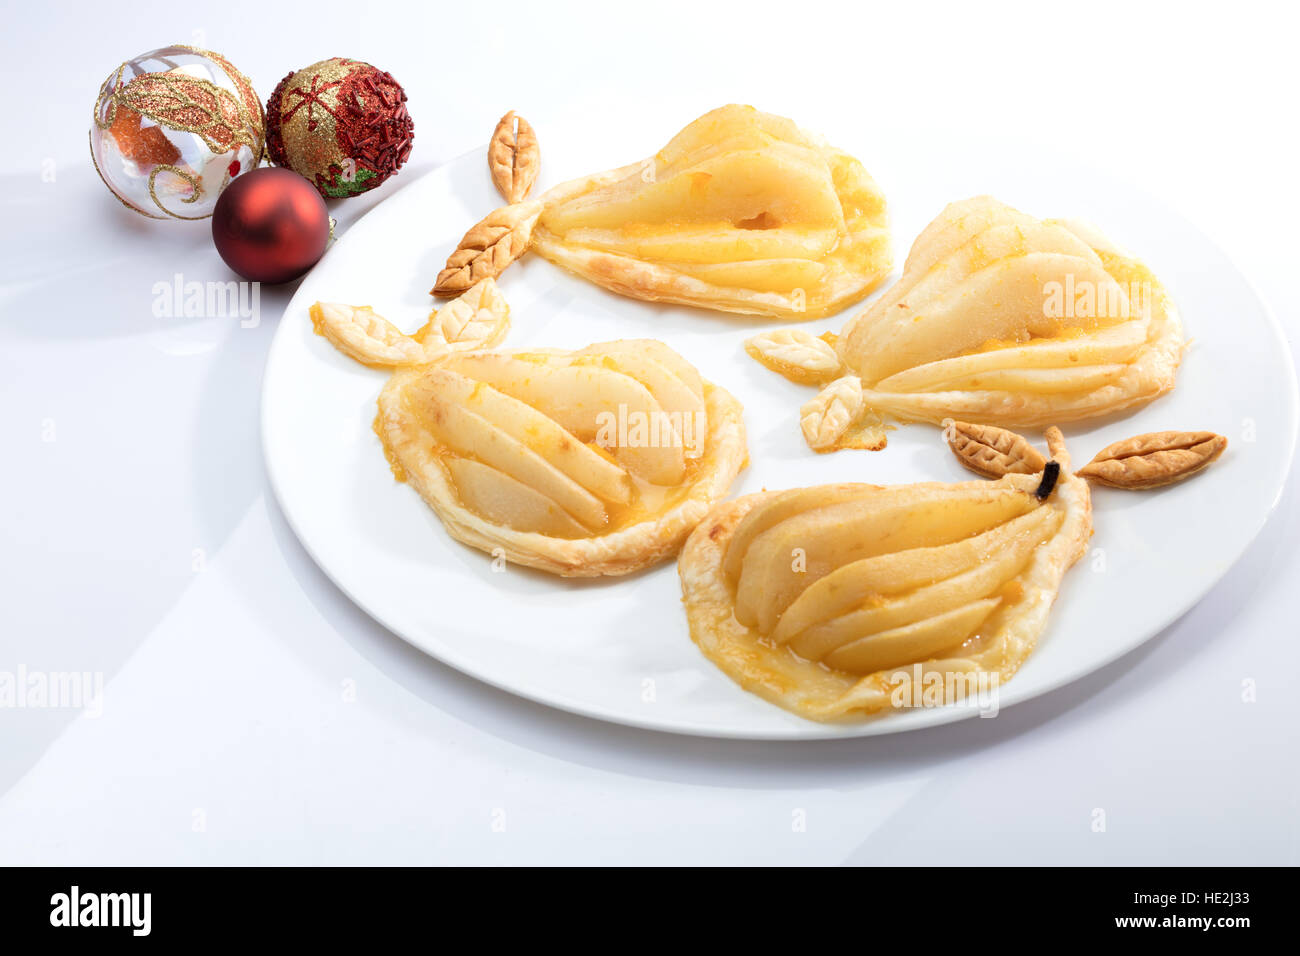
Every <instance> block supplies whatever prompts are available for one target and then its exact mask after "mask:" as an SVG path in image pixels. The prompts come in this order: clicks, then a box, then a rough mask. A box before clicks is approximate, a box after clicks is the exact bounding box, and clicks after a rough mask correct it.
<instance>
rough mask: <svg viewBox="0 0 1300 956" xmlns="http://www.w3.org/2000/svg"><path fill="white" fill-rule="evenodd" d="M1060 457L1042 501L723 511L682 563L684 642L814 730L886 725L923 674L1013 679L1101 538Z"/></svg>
mask: <svg viewBox="0 0 1300 956" xmlns="http://www.w3.org/2000/svg"><path fill="white" fill-rule="evenodd" d="M1056 457H1057V464H1056V466H1055V468H1060V471H1059V472H1055V475H1056V480H1055V481H1054V484H1052V485H1050V486H1049V487H1048V488H1046V489H1045V488H1044V485H1045V482H1044V480H1043V476H1042V475H1028V474H1007V475H1005V476H1003V477H1002V478H1000V479H998V480H997V481H992V482H989V481H969V482H960V483H956V484H941V483H925V484H915V485H902V486H894V487H880V486H876V485H865V484H842V485H822V486H819V487H813V488H799V489H795V490H792V491H771V492H766V491H765V492H762V493H759V494H754V495H747V496H745V497H743V498H739V499H737V500H735V501H731V502H727V503H726V504H723V505H720V506H719V507H718V508H716V509H715V510H714V511H713V512H712V513H711V514H710V515H709V516H708V517H707V518H706V519H705V520H704V521H703V522H702V523H701V524H700V526H699V528H697V529H696V531H695V533H694V534H693V535H692V536H691V538H690V539H689V540H688V541H687V543H686V546H685V548H683V550H682V554H681V559H680V562H679V570H680V573H681V579H682V591H683V595H684V599H685V604H686V613H687V616H688V618H689V622H690V630H691V637H692V638H693V639H694V640H695V642H696V643H697V644H698V645H699V646H700V649H701V650H702V651H703V652H704V654H705V655H706V656H708V657H709V659H710V660H712V661H713V662H714V663H715V664H717V665H718V666H719V667H721V668H722V670H723V671H725V672H726V673H727V674H728V675H730V676H731V677H732V678H733V679H735V680H736V681H737V682H739V683H740V684H741V685H742V686H743V687H745V688H746V689H747V690H750V691H753V692H755V693H757V694H760V695H762V696H763V697H765V698H767V699H768V700H771V701H772V702H773V703H776V704H779V705H781V706H782V707H785V708H786V709H788V710H791V711H793V712H795V713H796V714H800V715H802V716H804V717H809V718H813V719H816V720H835V719H842V718H845V717H855V716H856V717H861V716H863V715H866V714H871V713H874V712H876V711H880V710H882V709H884V708H886V707H889V706H890V705H891V695H894V694H895V693H896V691H897V690H898V688H899V686H900V684H901V683H904V682H907V681H916V680H918V679H920V680H924V679H925V678H924V675H925V674H926V673H930V672H934V673H940V674H944V675H947V674H952V673H960V674H974V673H977V672H987V673H989V674H993V675H997V676H996V678H994V680H1006V679H1008V678H1010V677H1011V676H1012V675H1013V674H1014V673H1015V672H1016V670H1017V669H1018V668H1019V667H1020V665H1021V663H1023V661H1024V660H1025V658H1026V656H1028V654H1029V652H1030V651H1031V650H1032V649H1033V647H1034V643H1035V641H1036V640H1037V638H1038V635H1039V633H1040V632H1041V631H1042V629H1043V626H1044V624H1045V622H1046V620H1047V612H1048V609H1049V608H1050V606H1051V604H1052V601H1053V599H1054V598H1055V596H1056V593H1057V589H1058V588H1059V586H1060V584H1061V578H1062V575H1063V574H1064V573H1065V571H1066V569H1068V568H1069V567H1070V565H1072V564H1073V563H1074V562H1075V561H1076V560H1078V558H1079V557H1080V556H1081V555H1082V554H1083V553H1084V550H1085V548H1086V545H1087V541H1088V536H1089V535H1090V533H1091V530H1092V517H1091V512H1092V507H1091V499H1090V495H1089V489H1088V485H1087V482H1086V481H1085V480H1084V479H1082V478H1079V477H1077V476H1075V475H1073V474H1071V473H1070V472H1069V470H1068V468H1069V461H1068V458H1065V456H1064V449H1063V448H1062V449H1059V450H1058V452H1057V456H1056ZM1045 492H1046V493H1045ZM935 702H936V703H942V701H935ZM949 702H954V701H949Z"/></svg>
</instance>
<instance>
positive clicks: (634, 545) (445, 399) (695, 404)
mask: <svg viewBox="0 0 1300 956" xmlns="http://www.w3.org/2000/svg"><path fill="white" fill-rule="evenodd" d="M375 431H376V433H377V434H378V435H379V437H380V439H381V440H382V441H383V443H384V448H385V451H386V453H387V455H388V458H389V461H390V463H391V464H392V465H393V470H394V473H395V474H396V475H397V477H398V478H399V479H402V480H407V481H409V482H410V483H411V484H412V485H413V486H414V487H415V488H416V490H417V491H418V492H419V493H420V495H421V496H422V497H423V498H424V499H425V501H426V502H428V504H429V505H430V506H431V507H432V508H433V509H434V511H435V512H436V513H437V514H438V516H439V517H440V518H441V519H442V521H443V523H444V524H445V525H446V527H447V529H448V531H449V532H450V533H451V534H452V536H453V537H456V538H457V539H459V540H461V541H464V542H465V543H467V544H471V545H473V546H475V547H478V548H481V549H483V550H485V551H490V552H493V553H498V550H499V551H500V552H501V553H504V554H505V556H507V557H509V558H510V559H511V560H513V561H516V562H518V563H521V564H527V565H530V566H532V567H537V568H542V569H544V570H548V571H552V572H554V573H557V574H562V575H574V576H594V575H603V574H624V573H627V572H628V571H632V570H636V569H637V568H641V567H645V566H646V565H648V564H651V563H653V562H655V561H658V560H660V559H662V558H663V557H666V556H668V555H669V554H672V553H674V552H675V551H676V550H677V549H678V547H680V545H681V542H682V541H683V540H684V539H685V537H686V535H687V534H688V533H689V531H690V530H691V528H692V527H694V525H695V524H696V523H698V521H699V520H700V518H701V517H703V515H704V514H705V513H706V512H707V510H708V508H709V507H710V506H711V505H712V503H713V502H715V501H717V500H718V499H720V498H721V497H722V496H723V495H724V494H725V493H726V490H727V488H728V486H729V485H730V483H731V481H732V479H733V478H734V477H735V475H736V473H737V472H738V471H739V470H740V469H741V468H742V467H743V465H744V462H745V437H744V427H743V424H742V422H741V410H740V405H739V403H738V402H736V400H735V399H734V398H732V397H731V396H730V395H728V394H727V393H726V392H725V391H723V390H722V389H720V388H717V387H715V386H712V385H709V384H708V383H705V382H703V381H702V380H701V378H700V376H699V373H698V372H697V371H696V370H695V369H694V368H693V367H692V366H691V365H690V364H689V363H688V362H686V361H685V360H684V359H683V358H682V357H681V356H679V355H677V353H675V352H673V351H672V350H671V349H669V348H668V347H667V346H665V345H663V344H662V343H660V342H653V341H648V340H627V341H618V342H608V343H601V344H598V345H592V346H589V347H587V348H585V349H581V350H579V351H575V352H560V351H535V352H514V353H509V352H479V351H470V352H449V353H445V354H443V355H442V356H441V357H440V359H439V361H438V362H437V364H435V365H429V366H423V367H412V368H407V369H402V370H399V371H398V372H397V373H395V374H394V375H393V377H392V378H391V379H390V381H389V383H388V385H387V386H386V387H385V388H384V390H383V392H382V393H381V395H380V397H379V414H378V416H377V417H376V420H375ZM688 444H689V445H690V447H688Z"/></svg>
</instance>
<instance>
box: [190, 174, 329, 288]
mask: <svg viewBox="0 0 1300 956" xmlns="http://www.w3.org/2000/svg"><path fill="white" fill-rule="evenodd" d="M330 226H331V223H330V217H329V212H328V211H327V210H326V209H325V200H323V199H321V197H320V194H319V193H317V192H316V189H315V187H313V186H312V184H311V183H309V182H307V180H305V179H303V178H302V177H301V176H299V175H298V174H297V173H295V172H293V171H292V170H288V169H271V168H266V169H255V170H253V171H252V172H250V173H245V174H244V175H243V176H240V177H239V178H238V179H236V180H235V181H234V182H232V183H231V184H230V186H229V187H227V189H226V190H225V192H223V193H222V194H221V195H220V197H218V199H217V205H216V208H215V209H214V210H213V213H212V241H213V243H214V244H215V245H216V247H217V252H219V253H221V258H222V259H224V260H225V261H226V265H228V266H230V268H232V269H234V270H235V271H236V272H238V273H239V274H240V275H241V276H243V277H244V278H245V279H251V280H253V281H254V282H287V281H289V280H290V279H296V278H298V276H300V275H302V274H303V273H304V272H306V271H307V270H308V269H310V268H311V267H312V266H314V265H315V264H316V262H317V261H318V260H319V259H320V257H321V256H322V255H324V254H325V247H326V246H327V245H328V244H329V238H330Z"/></svg>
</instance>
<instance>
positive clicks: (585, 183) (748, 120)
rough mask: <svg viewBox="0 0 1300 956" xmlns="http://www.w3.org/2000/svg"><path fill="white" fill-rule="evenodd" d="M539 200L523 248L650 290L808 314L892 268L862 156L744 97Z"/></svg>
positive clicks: (642, 294)
mask: <svg viewBox="0 0 1300 956" xmlns="http://www.w3.org/2000/svg"><path fill="white" fill-rule="evenodd" d="M541 201H542V203H543V206H544V208H543V210H542V214H541V218H540V219H539V221H538V223H537V225H536V227H535V228H534V230H533V233H532V240H531V241H532V244H533V248H535V249H536V250H537V251H538V252H540V253H541V254H542V255H543V256H545V257H546V258H548V259H550V260H551V261H553V262H555V263H557V264H558V265H561V266H563V267H565V268H567V269H569V270H571V271H573V272H575V273H577V274H578V275H580V276H583V277H584V278H587V279H589V280H591V281H593V282H596V283H597V284H599V285H602V286H604V287H606V288H609V289H612V290H613V291H615V292H619V293H622V294H624V295H629V296H633V297H635V298H640V299H648V300H650V301H659V302H675V303H680V304H685V305H696V306H702V307H704V308H712V309H721V310H724V311H731V312H749V313H756V314H761V315H781V316H788V317H795V318H813V317H816V316H822V315H827V314H830V313H832V312H834V311H836V310H838V309H840V308H843V307H844V306H845V305H847V304H849V303H851V302H854V301H856V300H857V299H860V298H862V297H863V296H864V295H866V294H867V293H868V292H869V291H870V290H871V289H872V288H873V287H874V286H875V285H876V284H877V283H878V282H879V281H880V280H881V279H882V278H883V277H884V276H885V275H886V274H887V273H888V271H889V268H890V255H889V239H888V232H887V228H886V227H887V223H886V215H885V203H884V198H883V197H882V195H881V193H880V191H879V189H878V188H877V187H876V185H875V183H874V182H873V181H872V179H871V177H870V176H869V175H867V172H866V170H865V169H863V168H862V165H861V164H860V163H859V162H858V161H857V160H855V159H853V158H852V157H851V156H848V155H847V154H845V153H842V152H840V151H839V150H836V149H833V148H831V147H829V146H827V145H826V144H825V143H823V142H822V141H821V140H820V139H818V138H816V137H813V136H810V135H808V134H807V133H805V132H803V131H802V130H800V129H799V128H798V127H797V126H795V124H794V123H792V122H791V121H790V120H787V119H783V118H781V117H777V116H772V115H770V114H767V113H760V112H759V111H758V110H755V109H754V108H752V107H748V106H725V107H722V108H721V109H717V110H714V111H712V112H711V113H706V114H705V115H704V116H702V117H700V118H699V119H697V120H695V121H694V122H693V123H691V124H690V125H688V126H687V127H686V128H685V129H683V130H682V131H681V132H680V133H678V134H677V135H676V136H675V137H674V138H673V139H672V141H671V142H670V143H669V144H668V145H667V146H665V147H664V148H663V149H662V150H661V151H660V152H659V153H658V154H656V155H655V156H653V157H651V158H650V159H647V160H645V161H644V162H641V163H633V164H631V165H629V166H625V167H623V168H621V169H616V170H611V171H610V172H607V173H600V174H597V175H594V176H589V177H586V178H584V179H579V180H574V181H573V182H570V183H565V184H563V185H561V186H557V187H556V188H555V189H553V190H551V191H550V192H549V193H547V194H546V195H545V196H543V197H542V200H541Z"/></svg>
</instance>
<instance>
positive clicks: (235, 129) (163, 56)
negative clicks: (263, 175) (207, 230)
mask: <svg viewBox="0 0 1300 956" xmlns="http://www.w3.org/2000/svg"><path fill="white" fill-rule="evenodd" d="M265 143H266V116H265V113H264V112H263V110H262V102H261V100H260V99H258V96H257V93H256V91H254V89H253V86H252V84H251V83H249V81H248V78H247V77H246V76H244V74H242V73H240V72H239V71H238V70H237V69H235V68H234V67H233V66H232V65H231V64H230V61H229V60H227V59H226V58H225V57H223V56H221V55H220V54H218V53H212V52H210V51H207V50H199V49H196V48H195V47H189V46H179V45H178V46H169V47H164V48H163V49H161V50H154V51H153V52H151V53H146V54H144V55H143V56H138V57H136V58H135V59H133V60H127V61H126V62H125V63H123V64H122V65H121V66H119V67H118V68H117V69H116V70H114V71H113V75H112V76H110V77H109V78H108V79H107V80H105V81H104V85H103V86H102V87H100V90H99V98H98V99H96V100H95V114H94V122H93V123H92V124H91V127H90V157H91V160H92V161H93V162H94V164H95V169H96V171H97V172H98V173H99V175H100V178H101V179H103V180H104V185H106V186H107V187H108V188H109V189H110V190H112V192H113V194H114V195H115V196H117V198H118V199H120V200H121V201H122V202H123V203H124V204H125V205H126V206H127V207H128V208H130V209H134V210H135V211H136V212H138V213H142V214H143V215H146V216H149V217H151V218H153V219H168V218H172V219H205V218H207V217H208V216H210V215H212V208H213V206H214V205H215V203H216V201H217V196H218V195H219V194H220V193H221V191H222V190H223V189H224V188H225V187H226V185H227V184H228V183H230V182H231V180H233V179H234V178H235V177H236V176H238V175H239V174H240V173H244V172H247V171H248V170H250V169H255V168H256V167H257V165H258V164H259V163H260V162H261V161H262V152H263V148H264V146H265Z"/></svg>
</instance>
